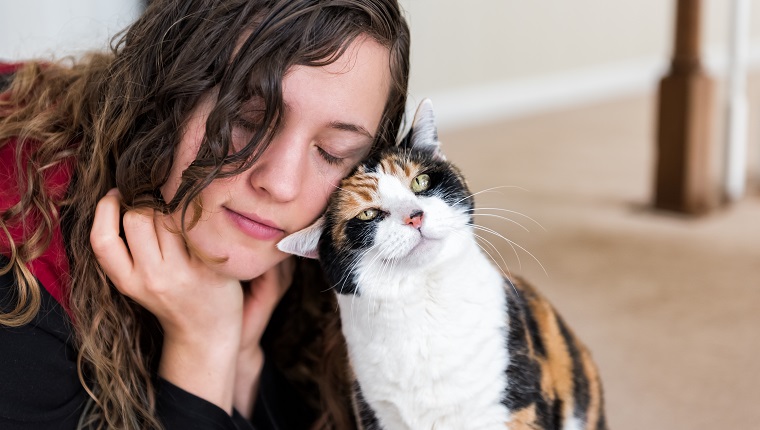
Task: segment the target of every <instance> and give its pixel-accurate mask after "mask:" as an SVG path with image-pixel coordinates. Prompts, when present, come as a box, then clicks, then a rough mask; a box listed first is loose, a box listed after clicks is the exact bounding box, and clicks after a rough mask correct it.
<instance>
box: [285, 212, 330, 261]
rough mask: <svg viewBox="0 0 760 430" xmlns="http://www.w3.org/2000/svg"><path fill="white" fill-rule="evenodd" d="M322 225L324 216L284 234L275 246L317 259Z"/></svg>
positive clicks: (289, 252)
mask: <svg viewBox="0 0 760 430" xmlns="http://www.w3.org/2000/svg"><path fill="white" fill-rule="evenodd" d="M324 225H325V217H324V216H321V217H319V219H317V220H316V221H314V223H313V224H312V225H310V226H308V227H306V228H304V229H303V230H299V231H297V232H295V233H292V234H290V235H288V236H285V238H283V239H282V240H281V241H279V242H278V243H277V248H279V250H280V251H282V252H286V253H288V254H293V255H298V256H301V257H306V258H313V259H317V258H318V257H319V252H318V247H317V245H319V238H320V236H322V231H323V230H324Z"/></svg>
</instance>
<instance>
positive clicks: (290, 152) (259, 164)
mask: <svg viewBox="0 0 760 430" xmlns="http://www.w3.org/2000/svg"><path fill="white" fill-rule="evenodd" d="M308 148H309V145H308V143H307V142H299V139H298V138H297V136H288V135H285V134H280V135H277V136H275V137H274V139H273V140H272V142H271V143H270V144H269V147H268V148H267V149H266V150H265V151H264V153H263V154H261V157H260V158H259V159H258V160H257V161H256V163H254V165H253V169H252V170H251V177H250V181H251V185H252V186H253V187H254V188H255V189H256V190H257V191H259V192H265V193H267V194H269V195H270V196H271V198H273V199H274V200H276V201H279V202H288V201H292V200H294V199H295V198H296V197H298V195H299V194H300V192H301V188H302V184H303V178H304V176H305V174H306V169H307V167H308V165H307V161H308V158H307V156H308V153H307V152H308Z"/></svg>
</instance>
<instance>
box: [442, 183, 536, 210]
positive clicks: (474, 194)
mask: <svg viewBox="0 0 760 430" xmlns="http://www.w3.org/2000/svg"><path fill="white" fill-rule="evenodd" d="M502 188H517V189H519V190H522V191H528V190H526V189H525V188H523V187H519V186H517V185H499V186H496V187H491V188H486V189H485V190H480V191H478V192H476V193H471V194H470V195H468V196H465V197H463V198H462V199H460V200H458V201H456V202H454V205H456V204H459V203H461V202H463V201H465V200H467V199H469V198H472V197H475V196H477V195H478V194H484V193H490V192H492V191H495V190H499V189H502Z"/></svg>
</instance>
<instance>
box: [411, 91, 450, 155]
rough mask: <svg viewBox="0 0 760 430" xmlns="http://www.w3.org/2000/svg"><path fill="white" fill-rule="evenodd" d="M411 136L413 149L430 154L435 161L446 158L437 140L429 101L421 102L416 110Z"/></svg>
mask: <svg viewBox="0 0 760 430" xmlns="http://www.w3.org/2000/svg"><path fill="white" fill-rule="evenodd" d="M411 134H412V136H411V147H412V148H413V149H417V150H422V151H425V152H430V153H432V154H433V156H434V157H435V158H436V159H438V160H442V161H445V160H446V156H444V155H443V152H442V151H441V142H440V141H439V140H438V126H437V125H436V123H435V113H434V112H433V102H431V101H430V99H425V100H423V101H422V102H421V103H420V106H419V107H418V108H417V113H415V114H414V122H412V131H411Z"/></svg>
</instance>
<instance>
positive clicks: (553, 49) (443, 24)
mask: <svg viewBox="0 0 760 430" xmlns="http://www.w3.org/2000/svg"><path fill="white" fill-rule="evenodd" d="M401 3H402V5H403V7H404V8H405V10H406V12H407V18H408V20H409V23H410V26H411V32H412V75H411V88H410V91H411V95H412V99H413V100H419V99H421V98H422V97H428V96H432V95H437V96H439V97H440V98H444V99H446V100H447V103H449V104H451V101H452V99H451V98H447V97H446V95H450V94H453V93H457V94H459V93H461V92H463V91H465V92H466V91H469V90H473V91H477V90H478V89H480V90H482V92H483V93H489V90H488V89H489V88H492V87H493V88H496V87H499V88H502V89H503V88H506V87H508V88H509V90H504V91H506V92H505V94H504V95H503V97H506V98H508V97H509V94H507V93H508V92H509V91H512V92H514V90H515V89H516V88H517V89H522V88H526V90H525V91H523V92H526V94H525V95H524V96H525V97H528V98H529V97H530V96H529V93H531V92H540V91H541V89H540V88H541V86H542V82H543V80H545V79H549V80H551V82H552V84H553V85H558V86H561V82H562V79H564V78H567V81H566V82H567V85H574V83H573V82H576V81H577V80H578V79H581V80H582V79H583V78H582V75H583V74H584V73H586V72H588V74H587V77H586V78H587V80H588V81H593V80H594V79H599V78H604V77H605V71H609V73H607V74H608V75H611V74H613V73H618V74H627V77H626V78H623V76H622V75H621V76H620V78H619V79H617V81H615V82H618V85H623V83H624V82H628V81H630V80H631V79H632V76H633V75H635V74H637V73H638V74H639V75H641V78H640V80H641V79H643V80H644V81H646V82H651V85H652V86H653V85H654V84H655V82H656V77H657V76H659V75H660V74H661V72H662V71H664V69H665V67H667V61H668V57H669V55H670V53H671V49H672V37H673V31H674V30H673V21H674V15H675V0H469V1H465V0H401ZM751 3H754V4H753V5H752V6H753V8H752V11H751V18H750V22H751V26H750V28H751V37H750V39H751V40H754V41H756V42H755V43H753V44H752V46H751V51H752V52H753V55H752V57H753V59H754V61H755V62H758V61H757V60H758V59H760V50H759V49H758V48H759V47H760V2H755V1H751ZM703 4H704V8H703V18H704V19H703V42H704V43H703V45H704V53H705V60H706V64H707V65H708V67H709V68H711V69H713V70H714V71H715V72H716V73H718V72H720V71H721V70H722V69H723V67H724V65H725V48H726V43H727V33H728V29H729V17H730V13H729V12H730V10H729V8H730V4H731V1H729V0H705V1H704V3H703ZM637 67H638V68H639V69H636V68H637ZM626 68H627V69H626ZM612 69H614V70H612ZM653 70H656V72H655V71H653ZM573 79H576V81H573ZM610 79H613V80H614V77H612V76H610ZM626 79H627V80H628V81H626ZM578 82H580V81H578ZM584 84H586V85H588V86H591V82H585V83H584ZM510 85H512V86H510ZM530 85H534V86H535V88H529V87H530ZM505 86H506V87H505ZM495 91H497V90H494V91H490V92H491V93H493V92H495ZM578 91H580V90H578ZM544 96H547V95H546V94H544ZM434 102H435V100H434Z"/></svg>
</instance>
